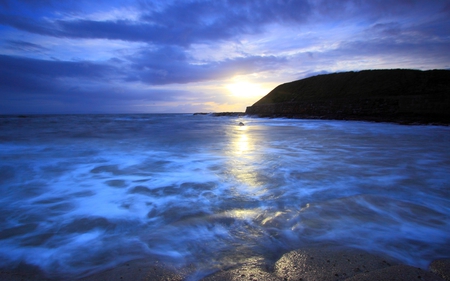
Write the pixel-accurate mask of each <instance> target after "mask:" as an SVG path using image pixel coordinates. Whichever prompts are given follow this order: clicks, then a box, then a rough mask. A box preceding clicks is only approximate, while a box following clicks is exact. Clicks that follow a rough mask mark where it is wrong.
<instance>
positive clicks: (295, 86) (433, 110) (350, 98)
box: [245, 69, 450, 125]
mask: <svg viewBox="0 0 450 281" xmlns="http://www.w3.org/2000/svg"><path fill="white" fill-rule="evenodd" d="M245 113H246V114H247V115H256V116H260V117H287V118H307V119H335V120H336V119H337V120H367V121H379V122H397V123H404V124H416V123H418V124H445V125H448V124H450V70H428V71H420V70H409V69H391V70H363V71H359V72H341V73H333V74H325V75H318V76H313V77H309V78H305V79H302V80H297V81H293V82H289V83H285V84H281V85H279V86H277V87H276V88H275V89H273V90H272V91H271V92H270V93H268V94H267V95H266V96H264V97H263V98H261V99H260V100H259V101H257V102H256V103H255V104H253V105H252V106H249V107H247V110H246V111H245Z"/></svg>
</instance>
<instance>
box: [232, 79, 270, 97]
mask: <svg viewBox="0 0 450 281" xmlns="http://www.w3.org/2000/svg"><path fill="white" fill-rule="evenodd" d="M226 88H227V89H228V91H229V92H230V93H231V94H232V95H233V96H235V97H239V98H258V97H263V96H265V95H266V94H267V93H269V91H270V89H266V88H264V87H262V86H261V85H260V84H256V83H249V82H245V81H237V82H234V83H232V84H228V85H227V86H226Z"/></svg>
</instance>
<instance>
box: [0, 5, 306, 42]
mask: <svg viewBox="0 0 450 281" xmlns="http://www.w3.org/2000/svg"><path fill="white" fill-rule="evenodd" d="M309 14H310V5H309V3H308V1H305V0H303V1H301V0H297V1H286V0H284V1H277V2H275V1H192V2H189V1H180V2H176V3H173V4H172V5H168V6H166V7H164V9H163V10H161V11H144V12H143V14H142V17H141V21H130V20H107V21H95V20H80V19H74V20H54V21H50V20H47V19H32V18H29V17H23V16H16V15H14V16H13V15H7V14H0V23H1V24H3V25H9V26H12V27H14V28H17V29H21V30H25V31H28V32H32V33H37V34H41V35H48V36H55V37H69V38H101V39H120V40H125V41H141V42H149V43H156V44H172V45H180V46H188V45H190V44H192V43H197V42H208V41H212V40H225V39H230V38H233V37H234V36H237V35H240V34H254V33H258V32H262V30H263V27H264V25H266V24H269V23H274V22H291V23H299V22H305V21H306V19H307V18H308V15H309Z"/></svg>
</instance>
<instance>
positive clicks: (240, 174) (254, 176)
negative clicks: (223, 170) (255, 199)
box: [228, 125, 261, 192]
mask: <svg viewBox="0 0 450 281" xmlns="http://www.w3.org/2000/svg"><path fill="white" fill-rule="evenodd" d="M229 133H230V134H229V135H230V150H229V151H228V157H229V164H230V165H229V168H228V172H229V173H230V175H231V176H232V177H233V178H234V179H235V180H236V181H237V182H238V183H240V188H239V191H240V192H243V191H244V190H245V189H246V188H251V189H252V192H254V191H255V190H254V189H255V188H256V187H260V186H261V182H260V181H259V180H258V178H259V173H258V169H257V167H256V165H257V163H258V162H259V161H258V160H257V159H256V157H257V156H258V155H259V154H258V153H257V152H256V151H255V144H254V138H253V135H252V131H251V129H250V128H249V127H248V126H247V125H243V126H242V125H241V126H233V127H231V128H230V132H229ZM247 191H249V190H248V189H247Z"/></svg>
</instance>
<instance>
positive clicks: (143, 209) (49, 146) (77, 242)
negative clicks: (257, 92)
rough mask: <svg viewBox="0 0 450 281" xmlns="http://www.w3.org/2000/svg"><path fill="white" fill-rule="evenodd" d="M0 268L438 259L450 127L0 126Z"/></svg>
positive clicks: (443, 252)
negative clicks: (296, 258) (342, 256)
mask: <svg viewBox="0 0 450 281" xmlns="http://www.w3.org/2000/svg"><path fill="white" fill-rule="evenodd" d="M0 195H1V196H0V268H15V267H18V266H21V265H24V264H26V265H28V266H32V267H38V268H40V270H42V271H43V272H45V274H47V276H50V277H57V276H71V277H83V276H86V275H89V274H93V273H96V272H100V271H103V270H106V269H109V268H112V267H114V266H117V265H119V264H122V263H124V262H127V261H131V260H134V259H147V260H155V261H159V262H160V263H163V264H170V265H174V266H177V267H185V266H190V267H193V268H195V270H193V271H192V272H193V273H192V274H193V276H196V277H193V279H196V278H197V279H200V278H201V277H202V276H205V275H207V274H209V273H211V272H214V271H216V270H219V269H223V268H227V267H232V266H235V265H239V264H241V263H245V262H246V261H249V260H251V261H252V262H254V263H261V264H263V263H267V262H268V261H274V260H276V259H277V258H279V257H280V256H281V255H282V254H284V253H286V252H288V251H290V250H294V249H298V248H305V247H316V246H318V247H320V246H324V245H334V246H342V247H352V248H357V249H362V250H366V251H369V252H371V253H375V254H379V255H387V256H390V257H392V258H394V259H396V260H398V261H399V262H401V263H404V264H408V265H412V266H417V267H422V268H427V266H428V264H429V263H430V262H431V261H432V260H434V259H438V258H450V252H449V249H450V127H446V126H432V125H399V124H393V123H373V122H360V121H331V120H303V119H283V118H272V119H271V118H253V117H248V116H241V117H237V116H222V117H215V116H212V115H193V114H133V115H126V114H122V115H30V116H1V117H0Z"/></svg>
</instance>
